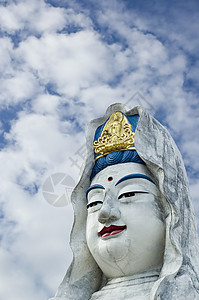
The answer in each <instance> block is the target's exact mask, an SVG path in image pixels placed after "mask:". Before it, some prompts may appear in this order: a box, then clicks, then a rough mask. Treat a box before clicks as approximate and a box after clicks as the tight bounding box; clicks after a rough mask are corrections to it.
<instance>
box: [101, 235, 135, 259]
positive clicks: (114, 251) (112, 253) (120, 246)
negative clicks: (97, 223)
mask: <svg viewBox="0 0 199 300" xmlns="http://www.w3.org/2000/svg"><path fill="white" fill-rule="evenodd" d="M103 242H104V243H103ZM129 247H130V241H128V240H126V241H123V240H120V239H118V238H114V237H113V238H110V239H108V240H106V241H102V243H101V244H100V246H99V256H100V257H101V259H102V260H104V261H107V260H108V261H112V262H117V261H120V260H125V258H127V257H128V253H129Z"/></svg>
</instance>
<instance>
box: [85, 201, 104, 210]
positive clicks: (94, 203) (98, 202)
mask: <svg viewBox="0 0 199 300" xmlns="http://www.w3.org/2000/svg"><path fill="white" fill-rule="evenodd" d="M98 204H103V202H102V201H93V202H91V203H89V204H87V209H88V208H90V207H94V206H97V205H98Z"/></svg>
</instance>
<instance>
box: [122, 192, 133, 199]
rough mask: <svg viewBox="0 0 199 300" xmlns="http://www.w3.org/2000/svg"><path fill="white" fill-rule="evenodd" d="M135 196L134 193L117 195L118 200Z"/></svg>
mask: <svg viewBox="0 0 199 300" xmlns="http://www.w3.org/2000/svg"><path fill="white" fill-rule="evenodd" d="M132 196H135V192H127V193H123V194H121V195H119V197H118V199H121V198H127V197H132Z"/></svg>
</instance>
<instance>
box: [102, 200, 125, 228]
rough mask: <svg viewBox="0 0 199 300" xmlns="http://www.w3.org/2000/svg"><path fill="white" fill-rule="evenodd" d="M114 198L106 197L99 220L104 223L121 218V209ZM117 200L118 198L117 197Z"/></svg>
mask: <svg viewBox="0 0 199 300" xmlns="http://www.w3.org/2000/svg"><path fill="white" fill-rule="evenodd" d="M113 201H114V200H113V199H110V198H109V197H105V200H104V203H103V205H102V207H101V209H100V211H99V215H98V221H99V222H100V223H102V224H104V223H106V222H110V221H115V220H118V219H119V218H120V215H121V213H120V210H119V208H118V207H117V206H116V204H115V205H114V203H113ZM115 201H116V199H115Z"/></svg>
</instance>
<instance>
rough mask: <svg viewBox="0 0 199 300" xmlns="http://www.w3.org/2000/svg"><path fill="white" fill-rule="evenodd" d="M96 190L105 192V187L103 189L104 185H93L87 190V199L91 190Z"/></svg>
mask: <svg viewBox="0 0 199 300" xmlns="http://www.w3.org/2000/svg"><path fill="white" fill-rule="evenodd" d="M94 189H103V190H105V187H103V185H100V184H93V185H91V186H90V187H89V188H88V189H87V191H86V197H87V195H88V193H89V192H90V191H91V190H94Z"/></svg>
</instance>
